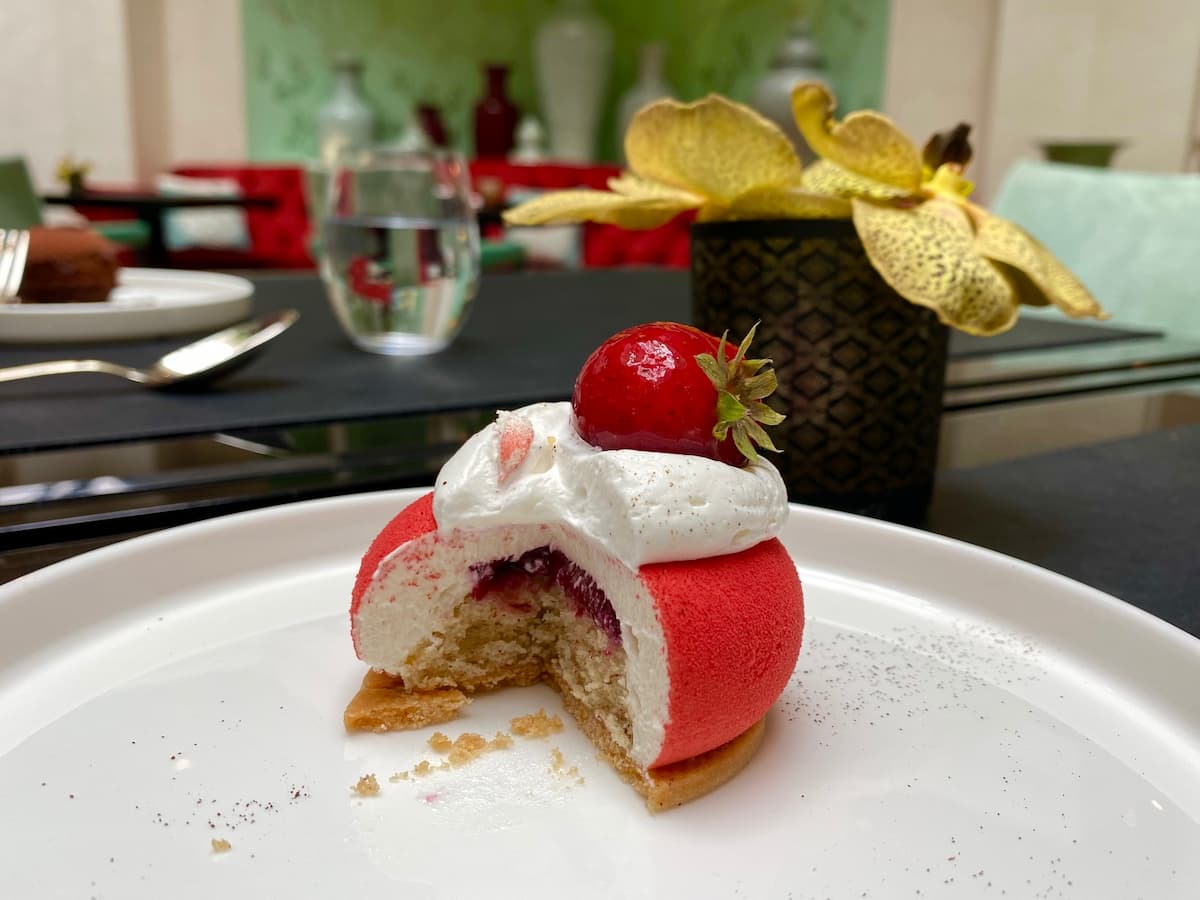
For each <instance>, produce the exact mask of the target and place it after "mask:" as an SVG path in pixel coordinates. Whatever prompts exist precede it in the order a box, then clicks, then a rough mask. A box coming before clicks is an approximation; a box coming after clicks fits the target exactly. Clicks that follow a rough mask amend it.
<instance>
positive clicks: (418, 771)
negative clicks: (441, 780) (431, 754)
mask: <svg viewBox="0 0 1200 900" xmlns="http://www.w3.org/2000/svg"><path fill="white" fill-rule="evenodd" d="M448 768H450V763H448V762H443V763H439V764H438V765H436V766H435V765H434V764H433V763H431V762H430V761H429V760H427V759H423V760H421V761H420V762H419V763H417V764H416V765H415V766H413V770H412V771H413V774H414V775H417V776H419V777H421V778H424V777H425V776H426V775H429V774H431V773H433V772H437V771H439V770H440V769H448Z"/></svg>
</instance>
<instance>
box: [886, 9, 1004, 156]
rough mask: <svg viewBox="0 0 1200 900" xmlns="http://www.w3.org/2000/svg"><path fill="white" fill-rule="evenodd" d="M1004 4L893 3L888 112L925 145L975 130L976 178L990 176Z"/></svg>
mask: <svg viewBox="0 0 1200 900" xmlns="http://www.w3.org/2000/svg"><path fill="white" fill-rule="evenodd" d="M1001 2H1002V0H892V11H891V19H890V21H889V30H888V59H887V68H886V69H885V79H884V109H885V110H886V111H887V113H888V114H889V115H890V116H892V117H893V118H894V119H895V120H896V122H897V123H899V125H900V126H901V127H902V128H904V130H905V131H906V132H908V133H909V134H910V135H912V137H913V139H914V140H916V141H918V142H920V143H923V142H924V141H925V140H926V139H927V138H928V137H929V136H930V135H932V134H933V133H934V132H937V131H945V130H946V129H948V128H952V127H953V126H955V125H957V124H958V123H959V122H968V123H970V124H971V125H972V126H973V128H974V130H973V132H972V138H973V140H974V143H975V159H974V160H973V162H972V166H971V170H972V174H973V177H975V178H976V179H978V178H980V177H981V175H982V173H985V172H986V171H987V167H988V159H987V148H986V147H985V146H984V142H983V141H982V140H981V138H982V136H983V135H982V130H983V129H985V128H986V127H987V124H988V115H987V111H988V104H989V102H990V92H991V78H992V65H993V59H992V45H993V40H992V35H993V34H994V32H995V29H996V20H997V15H998V10H999V7H1000V4H1001Z"/></svg>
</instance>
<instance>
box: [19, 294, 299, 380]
mask: <svg viewBox="0 0 1200 900" xmlns="http://www.w3.org/2000/svg"><path fill="white" fill-rule="evenodd" d="M299 318H300V313H298V312H296V310H294V309H287V310H284V311H283V312H277V313H272V314H271V315H269V316H263V317H262V318H259V319H250V320H249V321H246V322H239V323H238V324H237V325H233V326H231V327H230V328H226V329H225V330H224V331H218V332H217V333H216V334H210V335H209V336H208V337H205V338H201V339H200V340H198V341H196V342H194V343H191V344H187V345H186V346H184V347H180V348H179V349H178V350H172V351H171V352H170V353H168V354H167V355H166V356H164V357H163V358H162V359H160V360H159V361H158V362H156V363H154V364H153V365H152V366H150V367H149V368H146V369H134V368H131V367H130V366H122V365H118V364H117V363H110V362H104V361H103V360H100V359H56V360H50V361H48V362H40V363H30V364H29V365H27V366H10V367H8V368H7V369H0V381H18V380H20V379H22V378H40V377H42V376H43V375H67V374H72V373H78V372H101V373H103V374H105V375H118V376H120V377H121V378H126V379H128V380H129V381H133V382H136V383H137V384H141V385H145V386H146V387H149V388H170V387H179V386H180V385H185V384H186V385H192V384H199V383H200V382H202V381H209V380H211V379H214V378H219V377H220V376H222V375H226V374H228V373H230V372H232V371H233V370H234V369H238V368H241V367H242V366H244V365H245V364H246V363H248V362H250V360H251V359H253V357H254V355H255V354H256V352H257V351H258V350H260V349H261V348H262V346H263V345H264V344H266V343H267V342H268V341H270V340H273V339H274V338H277V337H279V335H281V334H283V333H284V332H285V331H287V330H288V328H290V327H291V326H292V323H293V322H295V321H296V320H297V319H299Z"/></svg>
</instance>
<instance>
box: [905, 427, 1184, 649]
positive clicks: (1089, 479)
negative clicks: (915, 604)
mask: <svg viewBox="0 0 1200 900" xmlns="http://www.w3.org/2000/svg"><path fill="white" fill-rule="evenodd" d="M926 527H927V528H928V529H929V530H931V531H935V532H937V533H939V534H944V535H947V536H948V537H954V538H958V539H959V540H963V541H967V542H969V543H972V544H977V545H979V546H981V547H987V548H989V549H991V550H997V551H999V552H1001V553H1005V554H1007V555H1009V556H1013V557H1016V558H1017V559H1023V560H1025V561H1027V562H1032V563H1035V564H1037V565H1039V566H1043V567H1044V568H1047V569H1050V570H1051V571H1054V572H1058V573H1059V574H1061V575H1066V576H1067V577H1069V578H1073V579H1075V580H1076V581H1081V582H1083V583H1084V584H1088V585H1091V586H1092V587H1096V588H1099V589H1100V590H1102V591H1106V592H1108V593H1110V594H1113V595H1114V596H1116V597H1119V598H1121V599H1122V600H1125V601H1127V602H1129V603H1132V604H1133V605H1135V606H1138V607H1140V608H1141V609H1144V610H1146V611H1147V612H1150V613H1153V614H1154V615H1156V616H1158V617H1159V618H1161V619H1165V620H1166V621H1168V622H1170V623H1171V624H1173V625H1175V626H1177V627H1179V628H1182V629H1183V630H1185V631H1188V632H1190V633H1191V634H1193V635H1195V636H1197V637H1200V425H1193V426H1187V427H1184V428H1175V429H1170V430H1165V431H1158V432H1152V433H1150V434H1145V435H1141V436H1138V437H1134V438H1128V439H1124V440H1120V441H1115V442H1111V443H1104V444H1094V445H1091V446H1087V447H1079V448H1074V449H1070V450H1063V451H1060V452H1056V453H1049V454H1044V455H1039V456H1035V457H1030V458H1027V459H1016V460H1011V461H1009V462H1004V463H997V464H995V465H989V466H981V467H979V468H974V469H963V470H958V471H952V472H943V473H939V475H938V479H937V485H936V489H935V492H934V499H933V505H932V506H931V508H930V510H929V514H928V517H927V520H926Z"/></svg>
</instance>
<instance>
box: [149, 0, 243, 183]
mask: <svg viewBox="0 0 1200 900" xmlns="http://www.w3.org/2000/svg"><path fill="white" fill-rule="evenodd" d="M156 2H161V3H164V4H165V21H164V26H165V34H164V46H165V48H166V56H167V91H168V96H167V115H168V121H167V128H168V133H169V135H170V156H171V159H172V161H173V162H177V163H178V162H227V161H229V160H239V159H245V158H246V80H245V66H244V64H243V48H242V4H241V0H205V2H203V3H197V2H192V0H183V2H180V0H174V2H172V0H156Z"/></svg>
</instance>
